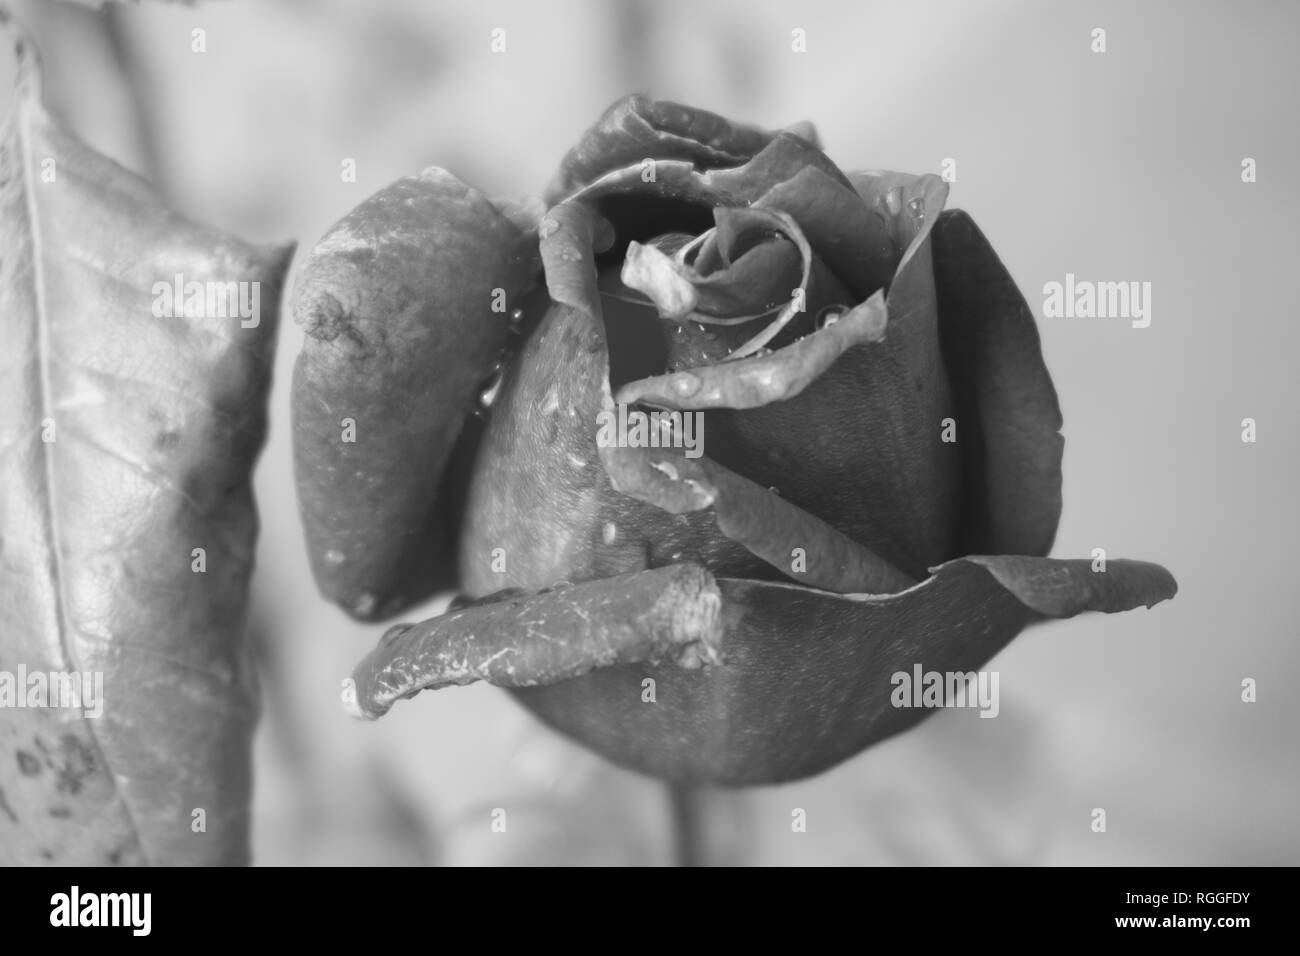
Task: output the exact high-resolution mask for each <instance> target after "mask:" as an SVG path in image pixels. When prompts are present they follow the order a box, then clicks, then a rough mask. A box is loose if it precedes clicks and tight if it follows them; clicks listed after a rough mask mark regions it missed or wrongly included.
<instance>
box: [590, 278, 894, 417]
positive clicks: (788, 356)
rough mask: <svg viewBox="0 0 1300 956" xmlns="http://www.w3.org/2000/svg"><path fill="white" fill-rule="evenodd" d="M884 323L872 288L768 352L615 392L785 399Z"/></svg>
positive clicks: (708, 401)
mask: <svg viewBox="0 0 1300 956" xmlns="http://www.w3.org/2000/svg"><path fill="white" fill-rule="evenodd" d="M887 324H888V323H887V317H886V314H885V302H884V296H883V295H882V294H881V293H879V292H878V293H876V294H875V295H873V296H872V297H871V298H870V299H868V300H867V301H866V302H863V303H862V304H861V305H859V306H856V307H855V308H853V309H850V310H849V311H848V312H846V313H845V314H844V315H843V316H842V317H840V318H839V320H838V321H836V322H834V323H831V324H829V325H826V326H825V327H824V328H821V329H819V330H817V331H816V332H813V333H812V334H811V335H807V336H804V337H803V338H802V339H800V340H799V341H797V342H794V343H792V344H790V345H787V346H785V347H784V348H780V349H777V350H776V351H774V352H770V353H768V354H766V355H761V356H749V357H747V358H743V359H738V360H735V361H727V362H719V363H717V364H714V365H702V366H699V367H696V368H692V369H690V370H688V371H682V372H673V373H671V374H669V375H656V376H654V377H652V378H645V379H640V380H638V381H635V382H629V383H628V384H626V385H624V386H622V387H621V388H620V389H619V390H618V393H617V395H616V396H615V397H616V400H617V401H619V402H621V403H625V404H631V403H633V402H646V403H649V404H652V405H660V406H663V407H664V408H676V409H684V408H691V409H704V408H759V407H762V406H764V405H769V404H771V403H772V402H782V401H787V400H789V399H791V398H794V397H795V396H796V395H799V394H800V393H802V392H803V390H804V389H806V388H807V387H808V386H809V385H810V384H811V383H812V382H813V381H815V380H816V379H817V378H818V377H819V376H820V375H821V374H822V373H823V372H825V371H826V370H827V369H828V368H830V367H831V365H833V364H834V363H835V362H836V360H837V359H839V357H840V356H841V355H843V354H844V353H845V352H846V351H848V350H849V349H851V348H853V347H854V346H857V345H867V344H869V343H872V342H879V341H880V340H881V339H882V338H883V337H884V335H885V332H886V327H887Z"/></svg>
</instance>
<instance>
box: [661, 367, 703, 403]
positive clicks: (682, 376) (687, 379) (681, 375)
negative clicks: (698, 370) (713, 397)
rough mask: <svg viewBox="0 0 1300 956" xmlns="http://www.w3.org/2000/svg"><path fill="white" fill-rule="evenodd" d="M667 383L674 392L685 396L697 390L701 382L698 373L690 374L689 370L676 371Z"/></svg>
mask: <svg viewBox="0 0 1300 956" xmlns="http://www.w3.org/2000/svg"><path fill="white" fill-rule="evenodd" d="M669 384H670V386H671V387H672V390H673V391H674V392H675V393H676V394H678V395H681V396H682V397H686V396H687V395H694V394H695V393H696V392H698V391H699V390H700V386H701V385H702V384H703V382H701V381H700V377H699V376H698V375H692V374H691V373H690V372H678V373H677V374H676V375H674V376H673V377H672V381H671V382H670V383H669Z"/></svg>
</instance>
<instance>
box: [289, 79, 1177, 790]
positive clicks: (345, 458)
mask: <svg viewBox="0 0 1300 956" xmlns="http://www.w3.org/2000/svg"><path fill="white" fill-rule="evenodd" d="M946 195H947V186H946V184H945V183H944V182H943V181H942V180H941V179H939V178H938V177H936V176H933V175H908V174H903V173H890V172H854V173H845V172H842V171H841V170H840V169H839V168H838V167H837V166H836V165H835V164H834V163H832V162H831V160H830V159H828V158H827V156H826V154H825V153H823V152H822V151H821V149H820V148H819V146H818V143H817V137H816V133H815V132H814V131H813V129H812V127H811V126H809V125H807V124H801V125H800V126H799V127H796V128H791V129H790V130H786V131H782V132H767V131H763V130H760V129H757V128H754V127H751V126H747V125H742V124H738V123H733V122H730V121H728V120H726V119H723V118H722V117H719V116H716V115H714V114H712V113H708V112H705V111H702V110H697V109H692V108H689V107H685V106H680V105H677V104H672V103H659V102H653V101H650V100H648V99H646V98H644V97H640V96H633V97H629V98H627V99H624V100H621V101H619V102H618V103H616V104H614V106H612V107H611V108H610V109H609V110H608V111H607V112H606V113H605V115H604V116H602V117H601V118H600V120H599V121H598V122H597V123H596V124H595V125H594V126H593V127H592V128H591V129H590V130H589V131H588V132H587V133H586V134H585V135H584V136H583V137H582V139H581V140H580V141H579V143H578V144H577V145H576V146H575V147H573V149H572V150H571V151H570V152H569V154H568V155H567V156H566V157H565V159H564V161H563V163H562V164H561V168H560V171H559V173H558V174H557V176H556V177H555V179H554V181H553V182H552V183H551V185H550V187H549V188H548V189H547V191H546V193H545V196H544V201H543V202H541V203H536V202H532V203H525V204H515V203H512V202H508V201H503V200H489V199H488V198H486V197H484V196H483V195H481V194H480V193H478V192H476V191H475V190H474V189H472V188H470V187H468V186H466V185H464V184H463V183H461V182H460V181H459V180H457V179H456V178H455V177H453V176H451V175H450V174H449V173H446V172H444V171H442V170H438V169H429V170H426V171H425V172H423V173H421V174H420V175H418V176H415V177H411V178H408V179H403V180H400V181H399V182H397V183H394V184H393V185H391V186H389V187H388V188H386V189H384V190H382V191H380V192H379V193H377V194H376V195H375V196H372V197H371V198H370V199H368V200H366V201H365V202H364V203H362V204H361V205H360V206H359V207H358V208H357V209H356V210H354V211H353V212H352V213H350V214H349V215H348V216H347V217H345V218H344V219H343V220H342V221H340V222H339V223H338V224H337V225H336V226H334V227H333V228H332V229H331V230H330V231H329V232H328V233H327V234H326V235H325V237H324V238H323V239H322V240H321V242H320V243H319V244H318V246H317V247H316V249H315V250H314V251H313V252H312V254H311V255H310V257H309V258H308V259H307V261H306V262H305V263H304V264H303V265H302V267H301V268H300V270H299V276H298V280H297V284H296V289H295V297H294V310H295V313H296V316H297V319H298V321H299V322H300V323H301V324H302V325H303V326H304V328H305V329H306V331H307V333H308V336H307V339H306V345H305V347H304V350H303V353H302V355H301V356H300V358H299V360H298V364H297V368H296V371H295V377H294V417H295V421H294V440H295V456H296V465H297V480H298V486H299V491H300V500H301V507H302V514H303V519H304V525H305V529H306V535H307V542H308V549H309V552H310V555H311V559H312V564H313V569H314V572H315V575H316V579H317V582H318V584H319V586H320V588H321V590H322V592H323V593H324V594H325V595H326V596H327V597H328V598H330V599H331V600H334V601H336V602H338V603H339V604H341V605H342V606H343V607H344V608H345V609H347V610H348V611H349V612H350V613H352V614H353V615H354V616H356V617H359V618H362V619H366V620H374V619H381V618H386V617H391V616H392V615H395V614H397V613H398V612H400V611H401V610H402V609H403V608H405V607H407V606H409V605H410V604H411V603H413V602H415V601H417V600H421V599H423V598H425V597H427V596H428V595H430V594H431V593H433V592H434V591H436V590H438V589H440V588H447V587H454V588H455V589H457V590H458V591H459V592H460V594H461V597H460V598H459V599H458V600H457V601H456V602H455V603H454V604H453V606H452V607H451V609H449V611H448V612H447V613H446V614H444V615H442V616H440V617H437V618H434V619H432V620H430V621H425V622H423V623H420V624H415V625H400V626H398V627H394V628H391V629H390V630H389V631H388V632H387V633H386V634H385V635H384V636H383V638H382V640H381V641H380V643H379V645H378V646H377V647H376V649H375V650H374V651H373V652H372V653H371V654H370V655H369V656H368V657H367V658H366V659H365V660H364V661H362V662H361V664H360V665H359V666H358V668H357V670H356V672H355V674H354V676H353V679H352V680H350V681H348V682H345V683H346V687H345V699H346V703H347V704H348V706H349V707H350V709H352V710H353V711H354V712H357V713H359V714H361V715H364V716H368V717H377V716H379V715H381V714H383V713H384V712H385V711H386V710H387V709H388V708H389V707H390V706H391V705H392V704H393V703H394V702H395V701H396V700H397V699H399V698H401V697H406V696H411V695H414V694H416V693H418V692H419V691H421V690H425V689H429V688H435V687H440V686H446V685H451V684H465V683H469V682H472V681H475V680H487V681H490V682H491V683H494V684H498V685H501V686H505V687H509V688H511V689H512V692H513V693H514V694H515V695H516V696H517V697H518V699H519V700H520V701H521V702H522V703H523V704H524V705H525V706H526V707H528V708H529V709H530V710H532V711H533V712H534V713H536V714H537V715H538V716H539V717H541V718H542V719H543V720H544V721H546V722H547V723H549V724H550V725H552V726H553V727H555V728H557V729H559V730H560V731H562V732H564V733H566V734H568V735H570V736H572V737H574V738H576V739H577V740H579V741H582V742H583V743H585V744H586V745H588V746H590V747H592V748H594V749H595V750H597V751H599V752H600V753H602V754H605V755H606V756H608V757H609V758H610V759H612V760H614V761H616V762H618V763H620V764H623V765H626V766H629V767H633V768H635V769H638V770H641V771H643V772H646V773H650V774H654V775H656V776H660V777H664V778H666V779H671V780H675V781H678V782H682V783H721V784H733V785H742V784H757V783H771V782H776V781H781V780H788V779H793V778H798V777H802V776H807V775H809V774H813V773H817V772H819V771H822V770H824V769H826V768H828V767H830V766H832V765H834V764H835V763H837V762H839V761H841V760H844V759H845V758H847V757H849V756H852V755H853V754H855V753H858V752H859V751H861V750H862V749H863V748H865V747H867V746H869V745H870V744H872V743H875V742H877V741H879V740H881V739H883V738H885V737H888V736H890V735H891V734H894V733H897V732H898V731H900V730H903V729H905V728H907V727H909V726H911V725H912V724H914V723H916V722H917V721H918V720H920V719H921V718H922V717H923V716H925V715H926V714H927V713H928V712H929V710H927V709H926V708H924V707H921V708H918V707H915V706H909V704H910V703H911V702H910V701H908V700H901V699H900V698H899V696H898V695H897V694H895V693H893V692H894V690H895V688H896V686H897V681H895V680H894V677H895V675H896V674H899V673H907V674H909V675H910V674H912V673H913V671H914V668H916V667H920V668H921V669H922V670H924V671H926V672H929V671H938V672H957V673H963V674H964V673H969V672H971V671H975V670H976V669H978V668H980V667H982V666H983V665H984V664H985V663H986V662H987V661H988V660H989V659H990V658H991V657H992V656H993V655H994V654H996V653H997V652H998V651H999V650H1000V649H1001V648H1002V647H1003V646H1005V645H1006V644H1007V643H1008V642H1009V641H1010V640H1011V639H1012V638H1014V637H1015V636H1016V635H1017V634H1018V633H1020V631H1021V630H1023V629H1024V628H1025V627H1026V626H1027V625H1029V624H1031V623H1034V622H1036V621H1041V620H1043V619H1045V618H1059V617H1070V616H1073V615H1074V614H1077V613H1080V612H1082V611H1089V610H1100V611H1106V612H1111V611H1120V610H1127V609H1130V608H1134V607H1137V606H1138V605H1146V606H1148V607H1149V606H1151V605H1152V604H1154V603H1156V602H1158V601H1160V600H1163V599H1165V598H1168V597H1171V596H1172V595H1173V594H1174V592H1175V590H1176V585H1175V583H1174V580H1173V578H1172V577H1171V576H1170V575H1169V573H1168V572H1167V571H1165V570H1164V569H1163V568H1161V567H1159V566H1157V565H1152V564H1146V563H1142V562H1135V561H1123V560H1110V561H1108V562H1096V561H1093V560H1090V559H1084V560H1064V561H1063V560H1053V559H1049V558H1047V557H1045V555H1046V554H1047V553H1048V551H1049V550H1050V548H1051V545H1052V540H1053V538H1054V536H1055V533H1056V527H1057V522H1058V518H1059V515H1060V509H1061V496H1060V488H1061V471H1060V464H1061V452H1062V438H1061V436H1060V428H1061V414H1060V410H1059V407H1058V405H1057V399H1056V394H1055V390H1054V389H1053V386H1052V382H1051V378H1050V377H1049V375H1048V372H1047V369H1046V367H1045V365H1044V363H1043V358H1042V354H1041V350H1040V346H1039V337H1038V332H1037V329H1036V327H1035V323H1034V319H1033V316H1032V314H1031V313H1030V310H1029V308H1028V307H1027V306H1026V304H1025V301H1024V299H1023V297H1022V296H1021V294H1020V292H1019V291H1018V290H1017V288H1016V285H1015V283H1014V282H1013V280H1012V279H1011V277H1010V276H1009V275H1008V274H1007V272H1006V269H1005V268H1004V267H1003V266H1002V264H1001V262H1000V261H999V260H998V258H997V256H996V255H995V253H994V252H993V250H992V248H991V247H990V245H989V244H988V242H987V240H986V239H985V238H984V236H983V235H982V234H981V233H980V231H979V230H978V229H977V228H976V226H975V224H974V222H973V221H972V220H971V218H970V217H969V216H967V215H966V214H965V213H962V212H959V211H949V212H945V211H943V205H944V200H945V198H946ZM667 412H676V413H678V414H676V415H667V414H656V415H654V416H653V417H651V413H667ZM665 419H666V423H665ZM638 421H640V425H639V427H638V426H637V425H635V424H629V423H636V422H638ZM348 422H351V435H349V434H348V427H349V426H348V424H347V423H348ZM620 422H621V423H623V424H621V425H617V423H620ZM646 422H651V423H652V426H651V427H647V426H646V424H645V423H646ZM616 426H617V427H616ZM688 439H689V440H688Z"/></svg>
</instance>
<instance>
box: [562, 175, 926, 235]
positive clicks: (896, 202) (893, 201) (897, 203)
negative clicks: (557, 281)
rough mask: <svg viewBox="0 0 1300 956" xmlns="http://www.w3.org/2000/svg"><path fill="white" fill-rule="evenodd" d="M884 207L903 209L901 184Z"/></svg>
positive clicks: (896, 211)
mask: <svg viewBox="0 0 1300 956" xmlns="http://www.w3.org/2000/svg"><path fill="white" fill-rule="evenodd" d="M885 208H886V209H888V210H889V214H890V215H891V216H897V215H898V214H899V213H900V212H902V211H903V187H902V186H893V187H891V188H890V190H889V191H888V192H887V193H885ZM543 238H544V237H543Z"/></svg>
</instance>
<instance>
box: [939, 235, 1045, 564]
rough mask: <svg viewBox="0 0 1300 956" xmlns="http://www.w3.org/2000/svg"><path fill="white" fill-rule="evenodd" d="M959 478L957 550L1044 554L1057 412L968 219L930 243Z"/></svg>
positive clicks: (1034, 352)
mask: <svg viewBox="0 0 1300 956" xmlns="http://www.w3.org/2000/svg"><path fill="white" fill-rule="evenodd" d="M933 242H934V263H935V282H936V285H937V292H938V296H939V332H940V339H941V342H942V345H943V355H944V361H945V362H946V364H947V367H948V374H949V378H950V380H951V381H952V383H953V394H954V400H955V403H956V418H957V422H958V424H957V435H958V444H959V445H960V447H961V449H962V453H963V460H964V469H965V478H964V499H963V508H962V515H963V522H964V524H963V529H962V550H964V551H975V552H988V553H992V554H1008V553H1009V554H1033V555H1042V554H1046V553H1047V552H1048V551H1050V550H1051V547H1052V541H1053V539H1054V538H1055V537H1056V526H1057V522H1058V521H1059V519H1060V515H1061V455H1062V452H1063V448H1064V439H1062V437H1061V435H1060V429H1061V409H1060V406H1059V405H1058V404H1057V400H1056V389H1055V388H1054V387H1053V385H1052V379H1051V376H1049V375H1048V373H1047V368H1046V366H1045V365H1044V364H1043V354H1042V349H1041V347H1040V345H1039V339H1038V327H1037V325H1036V324H1035V322H1034V316H1033V313H1032V312H1031V311H1030V309H1029V306H1028V305H1027V304H1026V303H1025V299H1024V296H1022V295H1021V294H1020V290H1019V289H1018V288H1017V287H1016V284H1015V282H1014V281H1013V280H1012V278H1011V276H1010V275H1008V274H1007V270H1006V267H1005V266H1003V265H1002V262H1001V261H1000V260H999V259H998V257H997V254H996V253H995V252H994V251H993V249H992V247H991V246H990V245H989V243H988V240H987V239H985V238H984V235H983V234H982V233H981V232H980V231H979V228H978V227H977V226H976V225H975V223H974V222H973V221H972V220H971V218H970V216H968V215H967V214H966V213H964V212H961V211H959V210H957V211H953V212H945V213H944V214H943V215H942V216H940V217H939V220H938V223H937V225H936V226H935V229H934V234H933Z"/></svg>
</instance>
